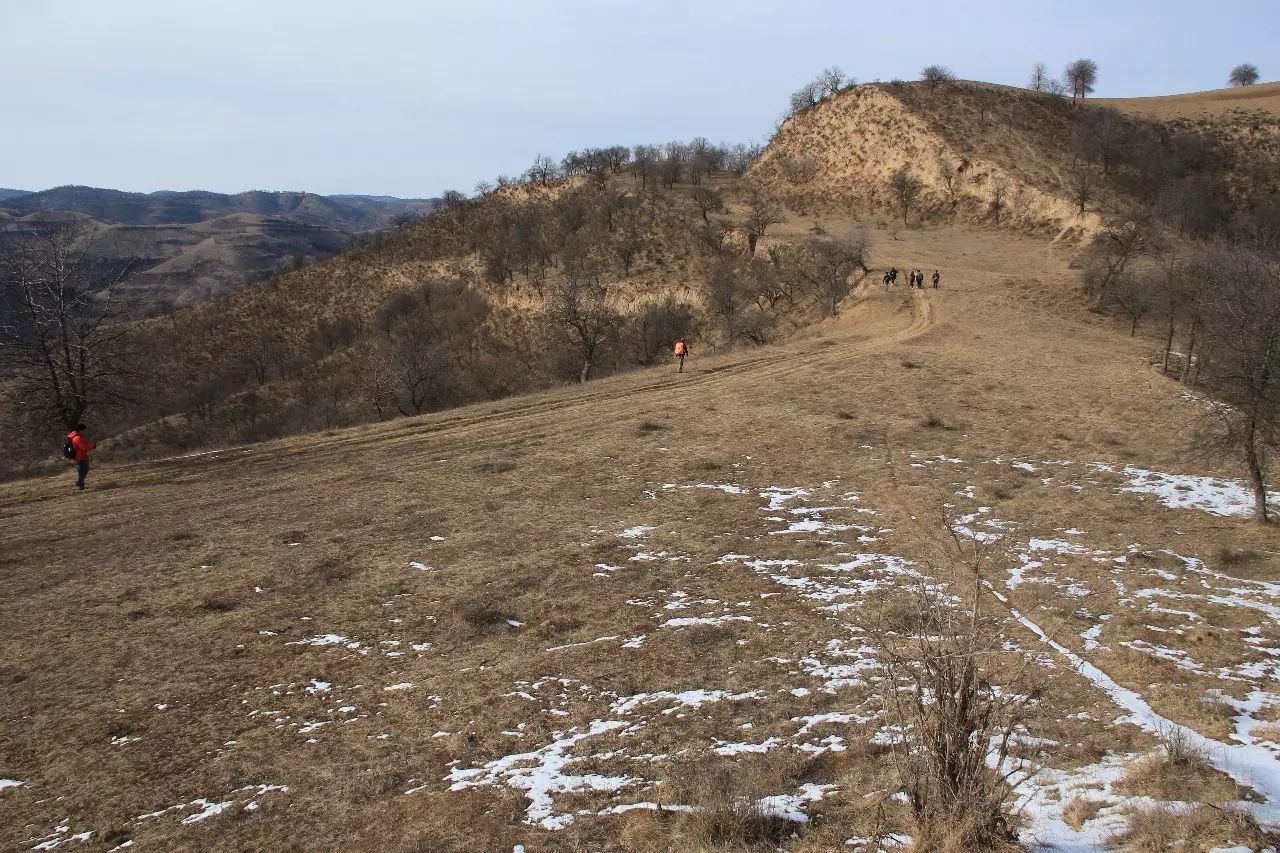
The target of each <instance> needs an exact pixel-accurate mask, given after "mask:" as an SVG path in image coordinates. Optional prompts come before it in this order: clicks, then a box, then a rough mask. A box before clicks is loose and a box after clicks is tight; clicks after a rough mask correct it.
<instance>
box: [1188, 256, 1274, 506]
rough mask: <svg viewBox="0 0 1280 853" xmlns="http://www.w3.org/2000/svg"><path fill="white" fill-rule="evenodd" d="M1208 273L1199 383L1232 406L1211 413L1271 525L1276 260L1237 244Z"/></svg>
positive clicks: (1209, 264) (1210, 264)
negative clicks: (1209, 295) (1210, 289)
mask: <svg viewBox="0 0 1280 853" xmlns="http://www.w3.org/2000/svg"><path fill="white" fill-rule="evenodd" d="M1205 268H1206V269H1207V270H1209V271H1210V273H1211V275H1212V276H1213V283H1214V289H1215V294H1214V299H1213V303H1212V305H1211V306H1210V308H1209V312H1208V316H1207V317H1206V323H1205V341H1204V355H1205V358H1203V361H1204V362H1205V364H1204V366H1202V368H1201V370H1202V375H1203V376H1204V378H1205V379H1206V380H1207V381H1208V382H1210V383H1212V384H1213V385H1214V387H1215V388H1217V389H1218V390H1219V391H1220V392H1221V393H1222V395H1223V396H1224V397H1225V398H1226V399H1227V401H1229V402H1230V403H1231V404H1232V405H1230V406H1218V407H1216V410H1217V415H1218V417H1219V418H1221V420H1222V422H1223V426H1224V427H1225V429H1224V433H1225V439H1226V441H1227V444H1228V446H1229V447H1230V448H1232V449H1233V450H1234V451H1235V452H1236V453H1238V454H1239V456H1240V458H1241V461H1242V462H1243V463H1244V465H1245V468H1246V470H1247V472H1248V475H1249V480H1250V483H1251V485H1252V487H1253V493H1254V517H1255V518H1256V519H1257V520H1258V521H1259V522H1264V523H1265V522H1266V521H1268V519H1269V510H1268V506H1267V488H1266V472H1267V463H1268V452H1269V450H1270V449H1271V448H1272V447H1275V446H1276V444H1277V442H1280V252H1278V251H1277V249H1276V247H1275V246H1267V245H1265V244H1262V245H1259V244H1254V245H1244V244H1236V245H1229V246H1221V247H1219V248H1217V249H1216V250H1214V251H1213V253H1212V255H1211V257H1210V258H1209V260H1208V262H1207V263H1206V264H1205Z"/></svg>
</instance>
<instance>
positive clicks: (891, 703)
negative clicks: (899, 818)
mask: <svg viewBox="0 0 1280 853" xmlns="http://www.w3.org/2000/svg"><path fill="white" fill-rule="evenodd" d="M953 540H954V541H955V544H956V546H957V547H956V551H957V552H958V554H957V568H958V569H959V570H958V571H957V572H955V573H954V574H955V575H956V580H957V581H959V580H967V581H970V582H971V583H972V587H971V593H970V596H969V599H968V601H962V600H961V599H958V598H957V597H955V596H954V595H952V594H950V593H949V592H946V591H944V589H943V588H942V587H941V586H939V585H936V584H934V583H932V582H928V581H922V582H921V583H920V584H918V585H917V587H916V588H915V590H914V591H913V592H914V597H915V601H916V605H917V607H918V610H919V617H918V619H917V620H915V625H914V626H913V627H912V628H911V629H910V630H908V631H905V632H898V631H892V630H884V629H883V628H881V629H878V636H877V638H876V639H877V645H878V647H879V649H880V656H881V661H882V664H883V666H884V669H885V671H886V674H887V677H886V678H884V679H883V680H882V681H881V682H880V684H881V687H882V701H883V702H884V705H885V708H886V710H887V712H888V714H889V719H890V723H891V725H892V726H893V731H894V732H895V737H894V738H893V741H892V753H891V754H892V760H893V762H894V765H895V768H896V770H897V773H898V776H899V778H900V780H901V783H902V786H903V790H904V791H905V793H906V795H907V799H908V803H909V805H910V808H911V811H912V815H913V817H914V819H915V823H916V837H915V847H914V849H915V850H918V851H932V850H1002V849H1013V848H1015V847H1016V843H1015V839H1016V836H1015V832H1014V828H1013V826H1012V823H1013V820H1012V819H1013V811H1014V810H1013V798H1014V790H1013V784H1012V783H1013V780H1014V777H1016V776H1018V775H1019V774H1021V773H1023V772H1024V770H1025V768H1024V765H1023V762H1022V761H1021V759H1019V758H1018V757H1017V756H1016V755H1014V754H1013V748H1014V746H1015V745H1016V741H1017V738H1016V734H1017V732H1018V731H1019V730H1020V729H1021V728H1022V723H1023V721H1024V720H1025V719H1026V717H1027V711H1028V708H1029V706H1030V705H1031V704H1032V702H1033V701H1034V699H1035V696H1036V693H1037V691H1036V689H1035V688H1034V687H1032V686H1031V684H1030V680H1029V679H1027V678H1026V677H1025V676H1026V672H1025V670H1026V666H1027V665H1028V663H1029V661H1027V660H1024V661H1023V663H1021V664H1020V665H1018V666H1015V667H1013V668H1012V669H1008V668H1005V667H1004V664H1005V660H1006V659H1005V657H1004V656H1003V655H1002V651H1001V641H1000V633H999V629H998V622H997V620H995V619H992V618H990V617H988V616H987V615H985V614H984V613H983V612H982V609H981V603H982V599H981V593H982V589H983V566H984V564H985V562H986V559H987V549H986V548H985V547H983V546H982V545H981V544H978V543H975V544H974V545H972V546H968V545H967V543H962V542H961V540H960V538H959V537H958V536H956V535H955V534H954V531H953ZM996 666H1001V667H1002V669H1001V673H1000V674H1001V678H1000V681H1001V683H1000V684H996V683H993V680H992V678H991V674H992V672H993V670H994V669H995V667H996Z"/></svg>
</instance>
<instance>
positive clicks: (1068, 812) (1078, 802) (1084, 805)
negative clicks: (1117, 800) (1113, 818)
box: [1062, 797, 1105, 832]
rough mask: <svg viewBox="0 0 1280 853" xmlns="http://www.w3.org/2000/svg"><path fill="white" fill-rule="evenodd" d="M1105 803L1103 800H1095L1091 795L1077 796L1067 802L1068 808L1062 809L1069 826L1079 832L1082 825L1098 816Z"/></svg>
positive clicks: (1063, 817) (1063, 816)
mask: <svg viewBox="0 0 1280 853" xmlns="http://www.w3.org/2000/svg"><path fill="white" fill-rule="evenodd" d="M1103 805H1105V803H1104V802H1103V801H1102V800H1095V799H1092V798H1091V797H1076V798H1075V799H1074V800H1072V801H1071V802H1069V803H1067V805H1066V808H1064V809H1063V810H1062V819H1063V820H1064V821H1065V822H1066V824H1067V826H1069V827H1071V828H1072V829H1074V830H1076V831H1077V832H1079V831H1080V828H1081V827H1083V826H1084V825H1085V824H1086V823H1088V822H1089V821H1091V820H1093V819H1094V818H1095V817H1097V815H1098V812H1099V811H1101V810H1102V807H1103Z"/></svg>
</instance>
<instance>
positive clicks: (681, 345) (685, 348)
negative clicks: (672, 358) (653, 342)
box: [675, 338, 689, 373]
mask: <svg viewBox="0 0 1280 853" xmlns="http://www.w3.org/2000/svg"><path fill="white" fill-rule="evenodd" d="M675 352H676V361H679V362H680V369H679V370H677V371H676V373H684V359H685V356H687V355H688V354H689V345H688V344H687V343H685V340H684V338H680V339H678V340H677V341H676V349H675Z"/></svg>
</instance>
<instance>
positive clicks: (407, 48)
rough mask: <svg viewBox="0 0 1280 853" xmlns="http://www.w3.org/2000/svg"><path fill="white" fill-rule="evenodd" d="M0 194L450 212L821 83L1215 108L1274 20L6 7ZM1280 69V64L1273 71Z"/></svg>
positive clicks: (282, 2)
mask: <svg viewBox="0 0 1280 853" xmlns="http://www.w3.org/2000/svg"><path fill="white" fill-rule="evenodd" d="M0 5H3V7H4V8H3V10H2V11H0V22H2V27H0V32H2V33H3V36H2V41H0V44H2V45H3V47H0V187H16V188H20V189H44V188H47V187H51V186H56V185H60V184H88V185H93V186H103V187H115V188H119V189H127V190H139V191H151V190H156V189H197V188H198V189H211V190H217V191H221V192H236V191H240V190H245V189H300V190H309V191H312V192H319V193H373V194H388V195H400V196H435V195H439V194H440V192H441V191H443V190H445V189H449V188H456V189H462V190H464V191H467V192H469V191H470V190H471V188H472V186H473V185H474V184H475V183H476V181H478V180H480V179H482V178H492V177H493V176H494V175H496V174H498V173H509V174H518V173H520V172H521V171H523V170H524V168H525V167H526V166H527V165H528V163H529V162H530V161H531V160H532V159H533V157H534V155H535V154H537V153H539V152H546V153H549V154H552V155H554V156H555V157H557V158H559V157H560V156H561V155H562V154H564V152H565V151H567V150H569V149H573V148H581V147H586V146H592V145H608V144H615V143H625V144H634V143H636V142H660V141H665V140H668V139H674V138H688V137H692V136H699V135H701V136H706V137H709V138H710V139H712V140H716V141H718V140H731V141H745V140H751V139H755V140H760V141H764V140H765V139H766V138H767V137H768V135H769V133H770V131H771V130H772V128H773V126H774V123H775V121H776V120H777V119H778V117H779V116H780V114H781V113H782V110H783V108H784V107H785V105H786V102H787V96H788V94H789V93H790V92H792V91H793V90H795V89H797V88H799V86H800V85H801V84H803V83H804V82H805V81H806V80H808V79H809V78H810V77H812V76H813V75H814V74H815V73H816V72H817V71H818V70H820V69H821V68H822V67H823V66H825V65H831V64H835V65H839V66H840V67H842V68H843V69H844V70H845V71H846V72H847V73H849V74H852V75H853V76H855V77H857V78H858V79H860V80H875V79H881V80H890V79H893V78H902V79H912V78H914V77H917V76H919V71H920V68H921V67H923V66H924V65H927V64H929V63H935V62H936V63H942V64H945V65H948V66H949V67H951V68H952V69H953V70H954V71H955V72H956V73H957V74H958V75H959V76H961V77H964V78H968V79H975V80H988V81H993V82H1000V83H1010V84H1015V85H1024V84H1025V81H1026V79H1027V76H1028V73H1029V71H1030V69H1031V66H1032V64H1033V63H1034V62H1036V61H1037V60H1042V61H1044V62H1046V63H1048V65H1049V67H1050V69H1051V70H1053V71H1054V72H1055V73H1057V72H1060V69H1061V68H1062V66H1063V65H1064V64H1065V63H1066V62H1068V61H1069V60H1071V59H1075V58H1077V57H1079V56H1088V57H1091V58H1093V59H1094V60H1096V61H1097V63H1098V65H1099V68H1100V73H1099V85H1098V93H1097V94H1098V95H1100V96H1133V95H1157V94H1168V93H1174V92H1186V91H1194V90H1198V89H1207V88H1217V87H1220V86H1223V85H1225V79H1226V76H1227V73H1228V71H1229V70H1230V69H1231V68H1232V67H1233V66H1234V65H1236V64H1237V63H1239V62H1244V61H1251V62H1254V63H1255V64H1257V65H1259V67H1260V69H1261V72H1262V77H1263V79H1264V80H1272V79H1276V77H1277V76H1280V67H1278V68H1271V67H1268V63H1269V62H1270V61H1271V59H1272V57H1274V56H1276V55H1277V54H1276V49H1275V38H1276V36H1277V34H1280V3H1278V2H1276V0H1223V2H1219V3H1209V2H1204V0H1160V2H1156V0H1106V2H1095V0H1076V2H1071V3H1068V2H1041V0H1007V2H1005V1H1003V0H965V2H917V3H911V2H903V0H895V2H886V0H877V1H876V2H861V0H825V1H824V2H819V0H788V2H780V0H728V2H711V0H705V2H692V3H686V2H668V0H646V2H629V0H628V2H623V0H594V2H585V0H510V2H498V0H449V2H435V0H398V2H396V1H395V0H358V2H357V0H350V2H336V0H219V2H185V0H39V2H19V0H0ZM1276 61H1277V62H1278V63H1280V60H1276Z"/></svg>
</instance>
